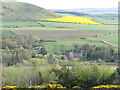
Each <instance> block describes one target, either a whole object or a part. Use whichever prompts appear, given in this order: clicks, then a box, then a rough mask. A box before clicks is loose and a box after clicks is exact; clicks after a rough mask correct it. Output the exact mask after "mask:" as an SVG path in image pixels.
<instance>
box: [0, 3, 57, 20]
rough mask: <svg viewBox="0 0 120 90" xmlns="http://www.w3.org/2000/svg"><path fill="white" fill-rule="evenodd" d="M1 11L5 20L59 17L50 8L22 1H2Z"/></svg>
mask: <svg viewBox="0 0 120 90" xmlns="http://www.w3.org/2000/svg"><path fill="white" fill-rule="evenodd" d="M0 13H1V14H0V15H2V18H3V19H4V20H8V19H10V20H12V19H19V20H21V19H25V20H34V19H43V18H54V17H57V15H56V14H55V13H53V12H52V11H50V10H46V9H44V8H41V7H38V6H35V5H32V4H28V3H22V2H2V8H0Z"/></svg>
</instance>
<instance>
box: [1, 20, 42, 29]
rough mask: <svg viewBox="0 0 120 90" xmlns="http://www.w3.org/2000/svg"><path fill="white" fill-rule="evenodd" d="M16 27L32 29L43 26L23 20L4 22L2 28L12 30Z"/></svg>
mask: <svg viewBox="0 0 120 90" xmlns="http://www.w3.org/2000/svg"><path fill="white" fill-rule="evenodd" d="M15 26H18V27H31V26H34V27H35V26H36V27H40V26H41V25H40V24H38V23H37V22H34V21H21V20H3V21H2V27H9V28H12V27H15Z"/></svg>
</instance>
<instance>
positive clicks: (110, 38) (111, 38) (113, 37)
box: [96, 33, 118, 45]
mask: <svg viewBox="0 0 120 90" xmlns="http://www.w3.org/2000/svg"><path fill="white" fill-rule="evenodd" d="M96 39H97V40H105V41H107V42H110V43H112V44H114V45H118V34H117V33H116V34H112V35H104V36H101V37H98V38H96Z"/></svg>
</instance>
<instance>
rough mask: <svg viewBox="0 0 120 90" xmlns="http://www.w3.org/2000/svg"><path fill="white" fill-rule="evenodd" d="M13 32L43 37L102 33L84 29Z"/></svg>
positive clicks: (86, 35) (68, 36)
mask: <svg viewBox="0 0 120 90" xmlns="http://www.w3.org/2000/svg"><path fill="white" fill-rule="evenodd" d="M13 32H14V33H16V34H18V35H19V34H20V35H34V36H36V37H38V38H41V39H71V38H78V39H80V38H81V39H86V38H90V37H94V36H95V35H101V34H100V33H95V32H89V31H84V30H34V31H28V30H25V31H23V30H14V31H13Z"/></svg>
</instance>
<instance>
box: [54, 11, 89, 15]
mask: <svg viewBox="0 0 120 90" xmlns="http://www.w3.org/2000/svg"><path fill="white" fill-rule="evenodd" d="M55 13H58V14H71V15H74V16H86V15H90V14H87V13H83V12H74V11H55Z"/></svg>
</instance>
